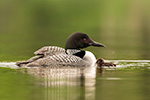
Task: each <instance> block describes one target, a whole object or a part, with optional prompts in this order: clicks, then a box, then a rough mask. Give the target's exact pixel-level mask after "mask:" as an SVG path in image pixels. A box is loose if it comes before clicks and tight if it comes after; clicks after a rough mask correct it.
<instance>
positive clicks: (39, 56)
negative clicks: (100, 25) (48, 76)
mask: <svg viewBox="0 0 150 100" xmlns="http://www.w3.org/2000/svg"><path fill="white" fill-rule="evenodd" d="M88 46H96V47H105V46H104V45H102V44H100V43H97V42H95V41H93V40H91V39H90V38H89V36H88V35H87V34H85V33H80V32H76V33H73V34H71V35H70V36H69V37H68V38H67V40H66V44H65V49H63V48H61V47H57V46H45V47H43V48H41V49H39V50H37V51H36V52H34V54H35V55H36V56H34V57H32V58H30V59H29V60H27V61H19V62H17V63H16V65H17V66H20V67H21V66H27V67H34V66H36V67H37V66H51V65H61V66H79V67H83V66H84V67H85V66H94V65H95V63H96V58H95V56H94V55H93V53H92V52H90V51H84V50H81V49H82V48H86V47H88Z"/></svg>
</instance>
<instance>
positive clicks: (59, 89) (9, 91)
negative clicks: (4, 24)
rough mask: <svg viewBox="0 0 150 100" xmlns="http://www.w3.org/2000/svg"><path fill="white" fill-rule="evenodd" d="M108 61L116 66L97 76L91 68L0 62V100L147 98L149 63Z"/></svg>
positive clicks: (149, 74) (145, 99)
mask: <svg viewBox="0 0 150 100" xmlns="http://www.w3.org/2000/svg"><path fill="white" fill-rule="evenodd" d="M107 62H114V63H116V64H117V67H110V68H105V69H104V70H103V72H102V73H99V71H95V70H90V69H88V72H87V71H84V70H83V69H79V68H71V67H62V66H57V67H56V66H55V67H51V68H48V67H46V68H45V67H44V68H38V67H34V68H19V69H18V67H16V66H15V65H14V63H13V62H12V63H0V66H3V67H4V68H1V70H0V71H1V75H0V80H1V82H0V87H1V92H0V96H1V100H10V99H11V100H12V98H13V100H20V99H22V100H101V99H103V100H116V99H121V100H126V99H128V100H148V99H149V98H150V96H149V94H148V93H149V92H150V86H149V84H150V80H149V78H150V60H107ZM6 67H7V68H6ZM8 67H11V69H9V68H8ZM12 68H13V69H12ZM89 70H90V71H89ZM95 72H96V73H95Z"/></svg>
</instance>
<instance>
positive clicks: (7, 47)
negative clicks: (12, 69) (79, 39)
mask: <svg viewBox="0 0 150 100" xmlns="http://www.w3.org/2000/svg"><path fill="white" fill-rule="evenodd" d="M149 5H150V1H149V0H82V1H81V0H63V1H62V0H1V1H0V61H17V60H25V59H28V58H30V57H31V56H32V55H33V52H34V51H35V50H37V49H39V48H41V47H43V46H45V45H57V46H61V47H64V45H65V41H66V38H67V37H68V36H69V35H70V34H71V33H73V32H77V31H80V32H85V33H87V34H88V35H89V36H90V37H91V38H92V39H93V40H95V41H98V42H101V43H103V44H105V45H106V46H107V48H94V47H90V48H87V50H90V51H92V52H93V53H94V54H95V55H96V57H97V58H99V57H100V58H104V59H150V46H149V44H150V12H149V9H150V6H149Z"/></svg>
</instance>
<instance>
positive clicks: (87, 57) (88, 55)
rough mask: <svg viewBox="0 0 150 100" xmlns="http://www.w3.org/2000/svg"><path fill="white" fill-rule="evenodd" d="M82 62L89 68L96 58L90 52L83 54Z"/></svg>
mask: <svg viewBox="0 0 150 100" xmlns="http://www.w3.org/2000/svg"><path fill="white" fill-rule="evenodd" d="M83 60H84V61H85V62H86V63H87V64H88V65H90V66H94V65H95V63H96V58H95V56H94V54H93V53H92V52H90V51H86V52H85V56H84V57H83Z"/></svg>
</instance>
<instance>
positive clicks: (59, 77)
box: [27, 66, 96, 100]
mask: <svg viewBox="0 0 150 100" xmlns="http://www.w3.org/2000/svg"><path fill="white" fill-rule="evenodd" d="M27 72H28V73H29V74H32V75H35V76H37V77H39V78H41V77H42V81H40V82H39V83H37V84H38V85H40V86H44V87H45V99H46V100H73V99H75V100H94V99H95V74H96V73H95V67H87V68H76V67H64V66H57V67H56V66H55V67H52V66H51V67H34V68H28V69H27Z"/></svg>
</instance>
